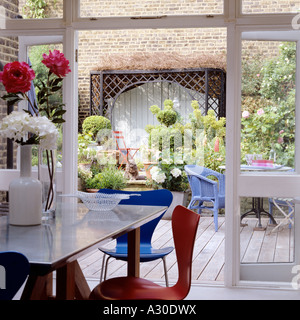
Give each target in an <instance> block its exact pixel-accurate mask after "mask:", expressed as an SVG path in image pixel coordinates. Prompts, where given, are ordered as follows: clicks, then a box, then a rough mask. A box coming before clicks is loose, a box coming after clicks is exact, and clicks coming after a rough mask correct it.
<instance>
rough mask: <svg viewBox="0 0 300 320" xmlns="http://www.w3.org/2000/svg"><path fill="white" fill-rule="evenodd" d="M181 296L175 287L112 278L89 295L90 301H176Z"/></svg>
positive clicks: (139, 280)
mask: <svg viewBox="0 0 300 320" xmlns="http://www.w3.org/2000/svg"><path fill="white" fill-rule="evenodd" d="M181 298H182V295H181V292H180V290H178V289H177V286H176V285H175V286H173V287H169V288H166V287H162V286H160V285H158V284H155V283H153V282H151V281H148V280H146V279H141V278H135V277H119V278H112V279H109V280H106V281H104V282H102V283H100V284H99V285H98V286H96V287H95V288H94V290H93V291H92V293H91V295H90V299H91V300H98V299H103V300H178V299H181Z"/></svg>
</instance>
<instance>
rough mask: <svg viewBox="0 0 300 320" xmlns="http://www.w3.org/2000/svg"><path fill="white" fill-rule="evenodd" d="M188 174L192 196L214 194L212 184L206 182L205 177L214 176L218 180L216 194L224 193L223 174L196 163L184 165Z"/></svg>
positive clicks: (222, 194) (221, 194)
mask: <svg viewBox="0 0 300 320" xmlns="http://www.w3.org/2000/svg"><path fill="white" fill-rule="evenodd" d="M184 169H185V172H186V174H187V176H188V180H189V184H190V187H191V190H192V194H193V196H201V197H205V196H211V195H213V194H214V186H213V185H212V184H210V183H206V182H207V177H210V176H214V177H216V178H217V180H218V195H219V196H224V195H225V175H224V174H222V173H220V172H217V171H214V170H211V169H208V168H205V167H201V166H197V165H186V166H185V167H184ZM199 179H200V180H199Z"/></svg>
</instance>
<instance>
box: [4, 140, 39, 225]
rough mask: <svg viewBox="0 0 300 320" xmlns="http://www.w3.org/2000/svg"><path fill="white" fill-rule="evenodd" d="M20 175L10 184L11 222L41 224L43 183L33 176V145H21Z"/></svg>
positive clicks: (13, 223)
mask: <svg viewBox="0 0 300 320" xmlns="http://www.w3.org/2000/svg"><path fill="white" fill-rule="evenodd" d="M20 149H21V156H20V160H21V161H20V162H21V166H20V177H19V178H17V179H14V180H13V181H12V182H11V183H10V185H9V224H11V225H17V226H32V225H39V224H41V221H42V184H41V183H40V181H39V180H37V179H34V178H32V177H31V155H32V146H31V145H24V146H21V147H20Z"/></svg>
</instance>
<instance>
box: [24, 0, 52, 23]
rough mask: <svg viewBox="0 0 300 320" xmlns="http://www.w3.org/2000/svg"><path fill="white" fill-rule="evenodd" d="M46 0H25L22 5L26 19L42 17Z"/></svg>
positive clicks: (43, 16) (44, 15)
mask: <svg viewBox="0 0 300 320" xmlns="http://www.w3.org/2000/svg"><path fill="white" fill-rule="evenodd" d="M46 8H47V1H45V0H27V1H26V3H25V5H24V7H23V14H24V15H25V18H27V19H44V18H47V17H46V13H45V10H46Z"/></svg>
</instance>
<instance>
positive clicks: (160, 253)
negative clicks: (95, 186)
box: [98, 189, 174, 287]
mask: <svg viewBox="0 0 300 320" xmlns="http://www.w3.org/2000/svg"><path fill="white" fill-rule="evenodd" d="M98 192H103V193H108V194H111V193H118V194H131V193H133V192H132V191H120V190H111V189H101V190H99V191H98ZM134 194H140V196H135V197H131V198H130V199H128V200H127V199H126V200H122V201H121V202H120V204H123V205H136V206H139V205H144V206H149V205H151V206H166V207H169V206H170V204H171V203H172V200H173V196H172V193H171V191H169V190H166V189H160V190H149V191H139V192H134ZM166 211H167V210H165V211H164V212H163V213H162V214H161V215H160V216H159V217H158V218H156V219H154V220H152V221H150V222H148V223H146V224H144V225H143V226H142V227H141V231H140V262H149V261H154V260H157V259H162V261H163V266H164V274H165V281H166V286H167V287H168V286H169V281H168V274H167V266H166V256H167V255H168V254H169V253H171V252H172V251H173V249H174V248H173V247H165V248H161V249H155V248H153V247H152V245H151V239H152V235H153V232H154V230H155V228H156V226H157V224H158V223H159V221H160V219H161V218H162V216H163V215H164V214H165V212H166ZM127 247H128V241H127V234H125V235H123V236H121V237H118V238H117V245H116V247H115V248H114V249H106V248H99V250H101V251H102V252H103V253H104V256H103V262H102V269H101V274H100V282H101V281H102V279H103V273H104V280H105V279H106V275H107V267H108V261H109V259H110V258H115V259H117V260H123V261H127V260H128V256H127ZM106 255H108V257H107V259H106V263H105V256H106Z"/></svg>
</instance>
